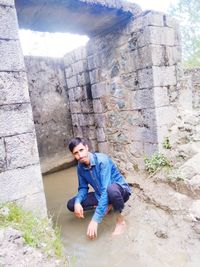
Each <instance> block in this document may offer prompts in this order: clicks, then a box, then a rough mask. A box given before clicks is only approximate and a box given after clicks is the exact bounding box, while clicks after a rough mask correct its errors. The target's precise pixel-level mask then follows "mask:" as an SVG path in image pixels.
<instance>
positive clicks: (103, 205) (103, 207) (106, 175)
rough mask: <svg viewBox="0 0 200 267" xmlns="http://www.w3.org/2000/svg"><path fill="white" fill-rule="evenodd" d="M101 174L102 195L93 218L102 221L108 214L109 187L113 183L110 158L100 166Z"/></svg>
mask: <svg viewBox="0 0 200 267" xmlns="http://www.w3.org/2000/svg"><path fill="white" fill-rule="evenodd" d="M99 172H100V173H99V175H100V181H101V197H100V199H99V202H98V206H97V207H96V210H95V213H94V215H93V217H92V220H94V221H96V222H98V223H100V222H101V221H102V219H103V217H104V216H105V214H106V211H107V208H108V193H107V187H108V185H109V184H111V164H109V161H108V160H106V161H105V160H104V161H103V162H101V163H100V166H99Z"/></svg>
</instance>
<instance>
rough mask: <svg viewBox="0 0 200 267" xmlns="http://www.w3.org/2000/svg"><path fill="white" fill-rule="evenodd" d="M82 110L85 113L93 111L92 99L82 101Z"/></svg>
mask: <svg viewBox="0 0 200 267" xmlns="http://www.w3.org/2000/svg"><path fill="white" fill-rule="evenodd" d="M81 110H82V112H83V113H91V112H93V105H92V101H91V100H88V99H86V100H83V101H81Z"/></svg>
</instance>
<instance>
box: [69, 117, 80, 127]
mask: <svg viewBox="0 0 200 267" xmlns="http://www.w3.org/2000/svg"><path fill="white" fill-rule="evenodd" d="M71 118H72V125H73V126H78V125H79V121H78V114H71Z"/></svg>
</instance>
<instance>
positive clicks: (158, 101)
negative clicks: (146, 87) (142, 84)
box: [153, 87, 170, 107]
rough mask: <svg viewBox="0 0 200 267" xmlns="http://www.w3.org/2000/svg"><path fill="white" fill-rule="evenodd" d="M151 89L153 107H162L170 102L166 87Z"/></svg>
mask: <svg viewBox="0 0 200 267" xmlns="http://www.w3.org/2000/svg"><path fill="white" fill-rule="evenodd" d="M153 91H154V104H155V107H163V106H168V105H169V104H170V103H169V102H170V101H169V95H168V89H167V87H154V88H153Z"/></svg>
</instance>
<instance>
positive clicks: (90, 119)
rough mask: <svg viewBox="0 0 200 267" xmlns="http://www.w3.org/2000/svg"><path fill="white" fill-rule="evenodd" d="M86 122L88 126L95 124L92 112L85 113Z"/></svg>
mask: <svg viewBox="0 0 200 267" xmlns="http://www.w3.org/2000/svg"><path fill="white" fill-rule="evenodd" d="M87 124H88V125H89V126H93V125H95V120H94V114H87Z"/></svg>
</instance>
